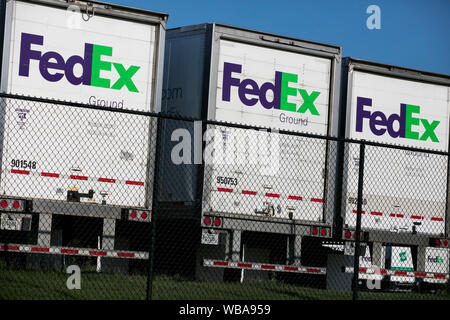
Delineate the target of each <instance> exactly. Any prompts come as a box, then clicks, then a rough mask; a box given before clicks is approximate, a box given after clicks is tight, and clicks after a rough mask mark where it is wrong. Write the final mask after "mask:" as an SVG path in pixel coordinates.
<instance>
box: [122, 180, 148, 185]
mask: <svg viewBox="0 0 450 320" xmlns="http://www.w3.org/2000/svg"><path fill="white" fill-rule="evenodd" d="M125 184H130V185H133V186H143V185H144V183H143V182H141V181H131V180H127V181H125Z"/></svg>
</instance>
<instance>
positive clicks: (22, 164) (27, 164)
mask: <svg viewBox="0 0 450 320" xmlns="http://www.w3.org/2000/svg"><path fill="white" fill-rule="evenodd" d="M11 167H13V168H22V169H36V161H32V160H19V159H17V160H16V159H13V160H11Z"/></svg>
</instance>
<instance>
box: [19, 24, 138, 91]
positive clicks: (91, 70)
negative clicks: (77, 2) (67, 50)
mask: <svg viewBox="0 0 450 320" xmlns="http://www.w3.org/2000/svg"><path fill="white" fill-rule="evenodd" d="M68 41H70V40H68ZM43 44H44V37H43V36H40V35H37V34H31V33H22V36H21V43H20V62H19V75H20V76H22V77H28V76H29V74H30V61H31V60H37V61H39V72H40V74H41V76H42V77H43V78H44V79H45V80H47V81H50V82H58V81H60V80H61V79H62V78H63V77H66V79H67V81H69V83H71V84H73V85H80V84H82V85H86V86H94V87H101V88H109V89H116V90H120V89H122V88H123V87H124V86H125V87H126V88H127V89H128V91H130V92H139V91H138V89H137V88H136V86H135V84H134V83H133V80H132V77H133V76H134V75H135V74H136V72H137V71H138V70H139V69H140V67H138V66H129V67H128V68H125V67H124V66H123V65H122V64H120V63H116V62H109V61H105V60H103V59H102V56H109V57H112V52H113V48H112V47H107V46H101V45H97V44H91V43H85V44H84V57H81V56H77V55H73V56H71V57H68V58H67V60H65V59H64V58H63V57H62V56H61V55H60V54H59V53H57V52H55V51H48V52H45V53H42V52H41V51H40V50H35V49H32V48H31V46H32V45H35V46H42V45H43ZM77 64H79V65H80V66H81V68H82V70H83V71H82V74H81V75H79V76H77V75H75V71H74V69H75V65H77ZM112 67H114V69H115V70H116V72H117V74H118V75H119V79H118V80H117V81H115V82H114V83H113V84H112V83H111V80H110V79H108V78H102V77H100V72H101V71H111V69H112Z"/></svg>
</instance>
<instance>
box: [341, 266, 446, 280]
mask: <svg viewBox="0 0 450 320" xmlns="http://www.w3.org/2000/svg"><path fill="white" fill-rule="evenodd" d="M344 272H345V273H353V267H346V268H345V270H344ZM359 273H364V274H382V275H387V276H405V277H415V278H438V279H448V278H449V275H448V274H444V273H431V272H421V271H404V270H386V269H374V268H360V269H359Z"/></svg>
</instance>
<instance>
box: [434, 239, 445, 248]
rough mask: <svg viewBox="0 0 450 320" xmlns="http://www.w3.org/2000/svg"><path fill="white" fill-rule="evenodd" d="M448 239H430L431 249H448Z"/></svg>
mask: <svg viewBox="0 0 450 320" xmlns="http://www.w3.org/2000/svg"><path fill="white" fill-rule="evenodd" d="M448 241H449V240H448V239H430V247H439V248H448Z"/></svg>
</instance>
